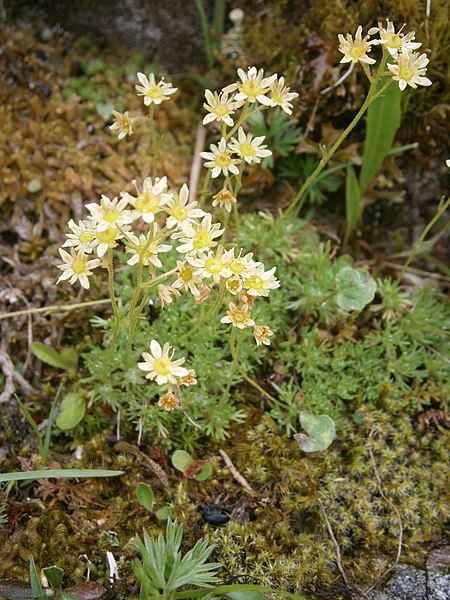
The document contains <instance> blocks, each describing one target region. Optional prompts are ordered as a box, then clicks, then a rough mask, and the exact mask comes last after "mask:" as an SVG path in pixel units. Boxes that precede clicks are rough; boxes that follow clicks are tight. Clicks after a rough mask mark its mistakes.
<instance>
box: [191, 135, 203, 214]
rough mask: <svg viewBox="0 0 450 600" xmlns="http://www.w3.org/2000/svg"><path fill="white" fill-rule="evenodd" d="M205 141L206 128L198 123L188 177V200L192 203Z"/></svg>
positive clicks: (195, 192)
mask: <svg viewBox="0 0 450 600" xmlns="http://www.w3.org/2000/svg"><path fill="white" fill-rule="evenodd" d="M205 140H206V127H204V126H203V125H202V123H199V124H198V125H197V133H196V136H195V147H194V158H193V160H192V165H191V174H190V177H189V199H190V201H191V202H192V201H193V200H195V197H196V194H197V187H198V180H199V178H200V170H201V167H202V162H201V159H200V152H201V151H202V150H203V148H204V146H205Z"/></svg>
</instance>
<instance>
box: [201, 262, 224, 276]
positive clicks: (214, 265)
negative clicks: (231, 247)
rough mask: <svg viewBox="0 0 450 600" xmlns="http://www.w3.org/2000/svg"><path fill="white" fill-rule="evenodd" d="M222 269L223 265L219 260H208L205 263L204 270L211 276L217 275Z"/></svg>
mask: <svg viewBox="0 0 450 600" xmlns="http://www.w3.org/2000/svg"><path fill="white" fill-rule="evenodd" d="M222 268H223V263H222V261H221V260H220V259H219V258H208V260H206V261H205V270H206V271H208V273H211V275H218V274H219V273H220V271H221V270H222Z"/></svg>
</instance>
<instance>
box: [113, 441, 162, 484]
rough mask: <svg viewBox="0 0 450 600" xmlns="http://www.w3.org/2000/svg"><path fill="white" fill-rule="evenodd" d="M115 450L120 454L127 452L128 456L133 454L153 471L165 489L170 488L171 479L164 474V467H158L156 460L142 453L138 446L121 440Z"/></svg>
mask: <svg viewBox="0 0 450 600" xmlns="http://www.w3.org/2000/svg"><path fill="white" fill-rule="evenodd" d="M114 448H115V450H118V451H119V452H125V453H126V454H133V455H134V456H135V457H136V458H137V459H138V460H140V461H141V462H142V463H144V464H145V465H147V467H148V468H149V469H150V471H152V472H153V473H154V474H155V475H156V477H157V478H158V479H159V480H160V482H161V483H162V485H163V486H164V487H165V488H168V487H169V479H168V477H167V475H166V474H165V473H164V471H163V469H162V467H160V466H159V465H158V463H156V462H155V461H154V460H152V459H151V458H149V457H148V456H147V455H146V454H144V453H143V452H141V450H139V448H137V447H136V446H133V444H129V443H128V442H125V441H123V440H121V441H120V442H117V443H116V444H115V445H114Z"/></svg>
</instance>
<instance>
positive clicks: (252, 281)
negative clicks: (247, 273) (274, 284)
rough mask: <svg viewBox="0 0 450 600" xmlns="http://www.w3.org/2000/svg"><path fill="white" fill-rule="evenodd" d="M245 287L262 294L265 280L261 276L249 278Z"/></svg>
mask: <svg viewBox="0 0 450 600" xmlns="http://www.w3.org/2000/svg"><path fill="white" fill-rule="evenodd" d="M245 285H246V286H247V287H248V288H250V289H252V290H256V291H257V292H262V291H263V290H264V280H263V279H262V278H261V277H260V276H259V275H252V276H251V277H249V278H248V279H247V280H246V282H245Z"/></svg>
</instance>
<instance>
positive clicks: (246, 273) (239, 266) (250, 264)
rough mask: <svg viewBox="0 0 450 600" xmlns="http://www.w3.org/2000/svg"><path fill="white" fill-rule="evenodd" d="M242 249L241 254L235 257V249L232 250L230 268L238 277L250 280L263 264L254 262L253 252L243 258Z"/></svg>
mask: <svg viewBox="0 0 450 600" xmlns="http://www.w3.org/2000/svg"><path fill="white" fill-rule="evenodd" d="M241 254H242V249H241V250H240V251H239V254H238V255H237V256H236V257H235V256H234V248H233V249H232V256H231V260H230V262H229V263H228V268H229V269H230V271H231V273H232V274H233V275H235V276H236V277H241V278H248V277H250V275H252V274H253V273H254V271H255V269H256V267H258V266H259V265H261V264H262V263H259V262H255V261H254V260H253V252H248V253H247V254H246V255H245V256H241Z"/></svg>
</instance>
